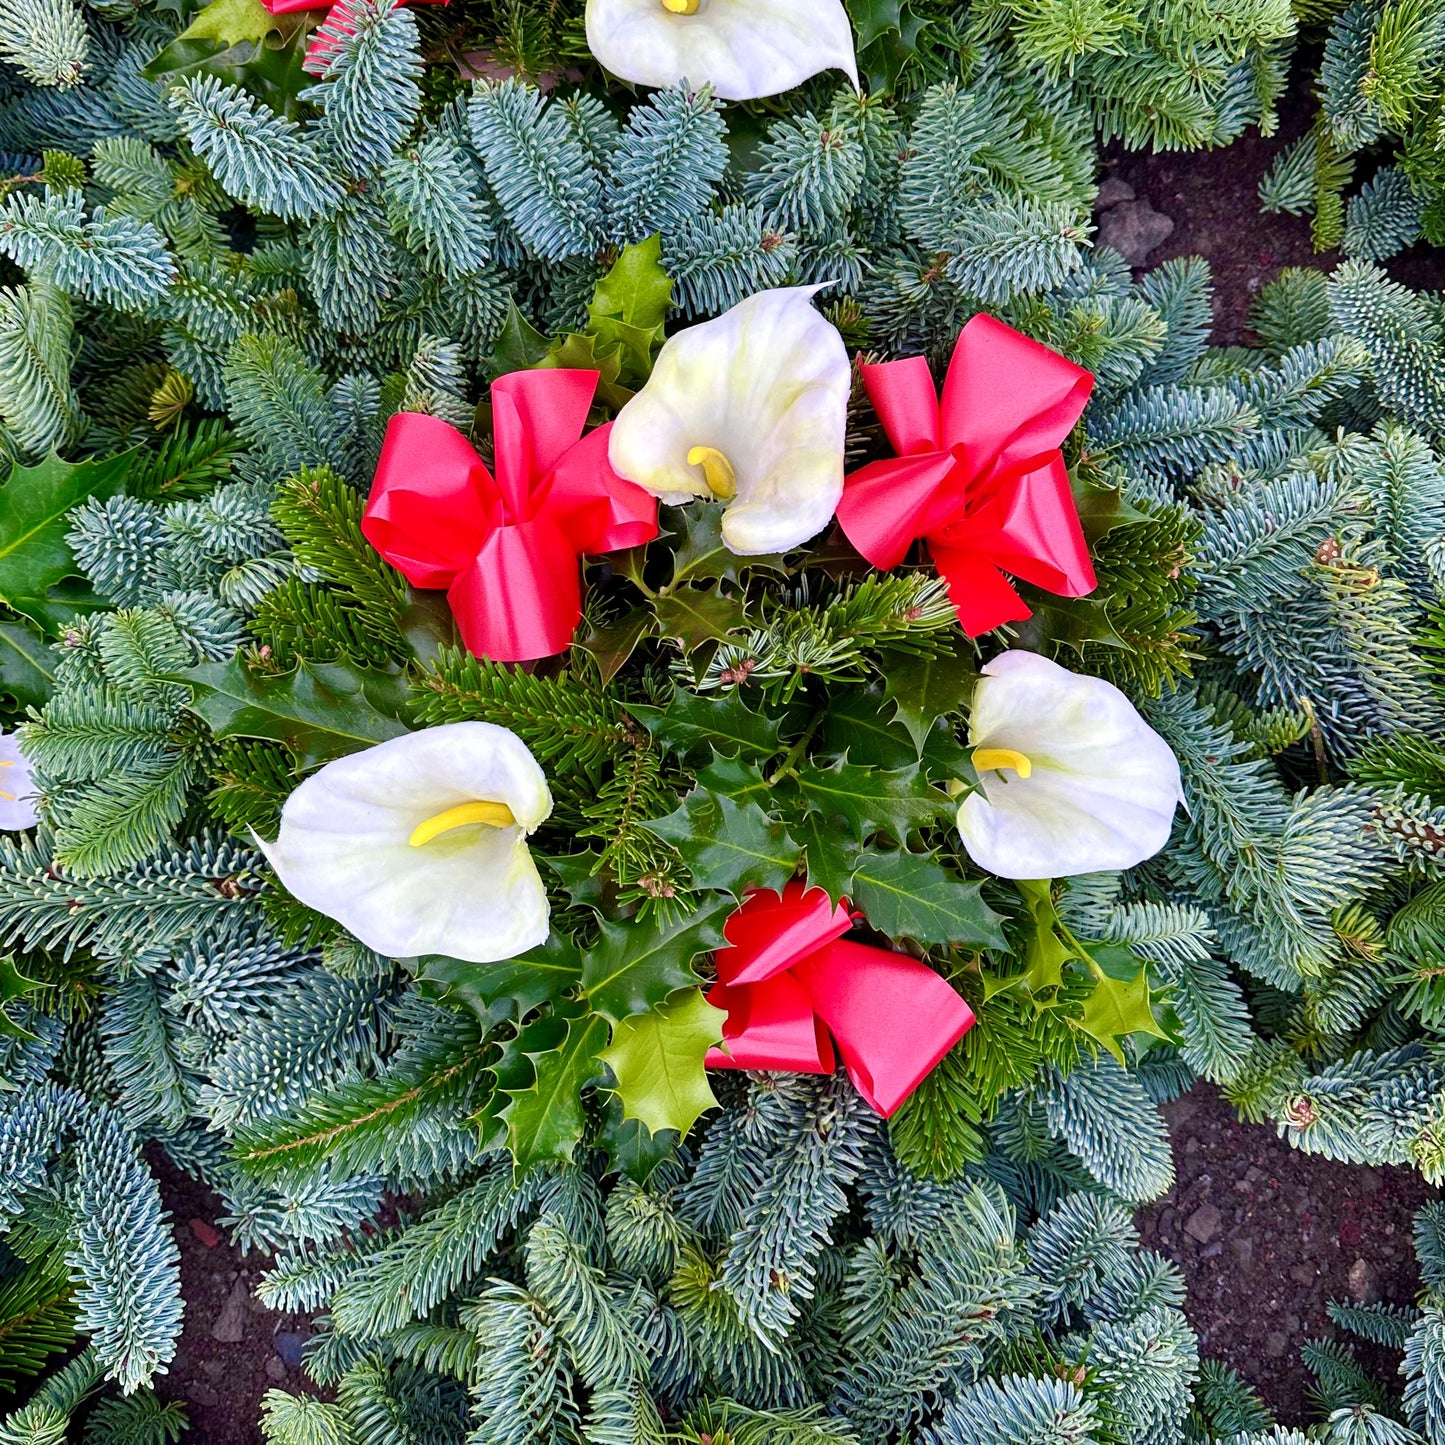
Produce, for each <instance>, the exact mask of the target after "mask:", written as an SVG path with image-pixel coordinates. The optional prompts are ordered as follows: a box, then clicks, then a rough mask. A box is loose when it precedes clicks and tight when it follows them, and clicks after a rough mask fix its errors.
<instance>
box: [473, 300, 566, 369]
mask: <svg viewBox="0 0 1445 1445" xmlns="http://www.w3.org/2000/svg"><path fill="white" fill-rule="evenodd" d="M551 346H552V338H551V337H550V336H544V335H543V334H542V333H541V332H540V331H538V330H537V328H536V327H535V326H533V325H532V323H531V322H530V321H528V320H527V318H526V317H525V316H523V315H522V313H521V312H520V311H519V310H518V309H517V303H516V301H515V300H509V301H508V302H507V317H506V320H505V321H503V322H502V329H501V330H500V331H499V332H498V333H497V341H496V345H495V346H493V348H492V354H491V355H490V356H489V357H488V358H487V363H486V367H487V375H488V377H489V378H490V379H491V380H493V381H495V380H496V379H497V377H499V376H502V375H504V374H505V373H506V372H509V371H530V370H531V369H532V367H534V366H539V365H540V364H541V363H542V360H543V359H544V358H545V357H546V355H547V352H548V351H549V350H550V349H551Z"/></svg>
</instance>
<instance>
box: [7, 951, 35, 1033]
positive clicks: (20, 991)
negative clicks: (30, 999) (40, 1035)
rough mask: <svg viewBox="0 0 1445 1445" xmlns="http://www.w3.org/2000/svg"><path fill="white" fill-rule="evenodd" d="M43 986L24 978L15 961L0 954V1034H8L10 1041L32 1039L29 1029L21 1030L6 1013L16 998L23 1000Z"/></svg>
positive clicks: (33, 980)
mask: <svg viewBox="0 0 1445 1445" xmlns="http://www.w3.org/2000/svg"><path fill="white" fill-rule="evenodd" d="M44 987H45V985H44V984H43V983H41V982H40V980H39V979H36V978H26V977H25V975H24V974H23V973H21V972H20V970H19V969H18V968H16V966H15V960H14V959H13V958H11V957H10V955H9V954H0V1034H8V1035H9V1036H10V1037H11V1038H12V1039H33V1038H34V1037H35V1035H34V1034H32V1033H31V1032H30V1030H29V1029H23V1028H21V1027H20V1025H19V1024H17V1023H16V1022H15V1020H14V1019H12V1018H11V1017H10V1015H9V1013H8V1012H7V1009H8V1007H9V1005H10V1004H12V1003H13V1002H14V1001H15V1000H16V999H17V998H23V997H24V996H25V995H26V994H27V993H33V992H34V991H35V990H36V989H37V988H44Z"/></svg>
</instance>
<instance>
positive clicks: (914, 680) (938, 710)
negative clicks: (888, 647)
mask: <svg viewBox="0 0 1445 1445" xmlns="http://www.w3.org/2000/svg"><path fill="white" fill-rule="evenodd" d="M881 661H882V667H883V688H884V694H885V696H886V697H887V698H888V700H889V701H890V702H891V703H892V704H893V720H894V722H898V723H902V725H903V726H904V727H905V728H907V729H908V735H909V737H911V738H912V739H913V746H914V748H915V750H916V751H917V752H918V753H922V751H923V744H924V742H925V741H926V740H927V738H928V735H929V733H930V732H932V731H933V725H934V723H936V722H937V721H938V719H939V718H941V717H943V716H945V715H946V714H948V713H951V712H957V711H958V710H959V709H960V708H962V707H963V706H964V704H965V703H967V702H968V700H969V698H971V697H972V696H973V689H974V684H975V683H976V682H977V681H978V675H977V674H976V673H975V672H974V670H973V664H972V663H970V662H967V661H965V660H964V659H963V658H962V657H961V656H960V655H958V654H957V653H954V652H945V653H941V654H940V655H939V656H937V657H913V656H911V655H909V654H908V653H904V652H885V653H884V654H883V655H882V659H881Z"/></svg>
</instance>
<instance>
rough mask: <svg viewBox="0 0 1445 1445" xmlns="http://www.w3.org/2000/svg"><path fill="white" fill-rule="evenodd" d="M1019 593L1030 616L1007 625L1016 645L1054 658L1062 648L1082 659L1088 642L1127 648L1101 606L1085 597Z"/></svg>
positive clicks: (1028, 590)
mask: <svg viewBox="0 0 1445 1445" xmlns="http://www.w3.org/2000/svg"><path fill="white" fill-rule="evenodd" d="M1019 590H1020V591H1021V592H1022V593H1023V595H1024V600H1025V601H1027V603H1028V604H1029V606H1030V608H1032V609H1033V614H1034V615H1033V616H1032V617H1029V618H1026V619H1025V620H1024V621H1023V622H1014V623H1011V624H1010V626H1011V627H1012V628H1013V629H1014V637H1015V642H1016V644H1017V645H1018V646H1020V647H1026V648H1028V649H1029V651H1030V652H1041V653H1042V654H1043V655H1044V656H1045V657H1057V656H1058V655H1059V653H1060V652H1062V651H1063V649H1064V648H1066V647H1071V648H1073V650H1074V651H1075V652H1077V653H1078V654H1079V655H1080V656H1082V655H1083V652H1084V647H1085V645H1086V644H1088V643H1091V642H1092V643H1096V644H1098V645H1099V646H1101V647H1122V648H1124V649H1126V650H1127V649H1128V643H1126V642H1125V641H1124V639H1123V638H1122V637H1120V636H1119V634H1118V633H1117V632H1116V631H1115V630H1114V624H1113V623H1112V622H1110V621H1109V614H1108V610H1107V608H1106V607H1105V604H1104V603H1102V602H1095V601H1092V600H1091V599H1090V598H1087V597H1053V596H1051V595H1050V594H1049V593H1047V592H1040V591H1039V590H1038V589H1037V588H1030V587H1021V588H1020V589H1019Z"/></svg>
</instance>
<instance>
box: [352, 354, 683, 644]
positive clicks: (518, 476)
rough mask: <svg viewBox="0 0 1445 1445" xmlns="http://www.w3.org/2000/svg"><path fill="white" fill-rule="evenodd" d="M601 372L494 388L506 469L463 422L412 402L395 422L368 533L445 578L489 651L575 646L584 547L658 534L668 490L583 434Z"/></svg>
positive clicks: (407, 565) (475, 637)
mask: <svg viewBox="0 0 1445 1445" xmlns="http://www.w3.org/2000/svg"><path fill="white" fill-rule="evenodd" d="M597 381H598V373H597V372H595V371H578V370H565V369H556V370H541V371H530V372H513V373H510V374H509V375H507V376H502V377H498V378H497V380H496V381H495V382H494V383H493V386H492V409H493V417H494V420H495V423H496V425H495V442H496V448H495V450H496V475H495V476H494V475H493V474H492V472H491V471H489V470H488V468H487V466H486V464H485V463H484V462H483V461H482V459H481V457H479V456H478V455H477V452H476V450H475V448H474V447H473V446H472V444H471V443H470V442H469V441H468V440H467V439H466V437H464V436H463V435H462V434H461V433H460V432H459V431H457V429H456V428H455V427H452V426H449V425H448V424H447V423H446V422H444V421H440V420H439V419H438V418H436V417H433V416H424V415H421V414H419V413H416V412H400V413H398V414H397V415H396V416H394V417H392V419H391V420H390V422H388V424H387V429H386V440H385V442H384V443H383V445H382V449H381V458H380V461H379V462H378V463H377V468H376V476H375V479H374V480H373V482H372V487H371V496H370V498H369V499H368V501H367V504H366V511H365V513H364V514H363V516H362V519H361V530H362V532H363V533H364V534H365V536H366V538H367V540H368V541H369V542H370V543H371V545H372V546H373V547H375V548H376V550H377V551H378V552H380V553H381V555H382V556H383V557H385V558H386V560H387V561H388V562H390V563H391V564H392V566H394V567H396V568H397V569H398V570H399V571H400V572H401V573H402V574H403V575H404V576H405V577H406V578H407V579H408V581H410V582H411V583H412V585H413V586H415V587H430V588H445V589H446V590H447V600H448V601H449V603H450V604H451V608H452V613H453V615H454V616H455V617H456V620H457V626H458V628H459V629H460V631H461V634H462V640H463V641H464V642H465V643H466V645H467V647H468V649H469V650H470V651H472V652H474V653H475V654H476V655H477V656H479V657H488V658H492V659H493V660H495V661H497V662H528V661H532V660H534V659H536V658H539V657H550V656H551V655H552V654H554V653H557V652H562V651H564V650H565V649H566V648H567V646H568V644H569V643H570V642H571V640H572V634H573V632H574V631H575V630H576V627H577V624H578V622H579V621H580V620H581V618H582V583H581V575H580V573H581V565H580V564H581V558H582V557H584V556H586V555H589V554H592V553H596V552H605V551H611V550H613V549H614V548H617V547H632V546H639V545H641V544H642V543H644V542H649V541H651V540H652V538H654V537H655V536H656V535H657V500H656V498H654V497H653V496H652V495H651V494H650V493H649V492H646V491H644V490H643V489H642V488H641V487H638V486H634V485H633V484H632V483H631V482H627V481H624V480H623V479H622V478H621V477H619V476H618V475H617V473H616V472H614V471H613V470H612V468H611V466H610V465H609V464H608V461H607V428H606V427H600V428H598V429H597V430H596V431H594V432H592V433H590V434H589V435H588V436H586V437H583V436H582V428H583V426H584V425H585V424H586V419H587V412H588V409H589V408H590V406H591V404H592V397H593V394H594V392H595V391H596V388H597Z"/></svg>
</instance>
